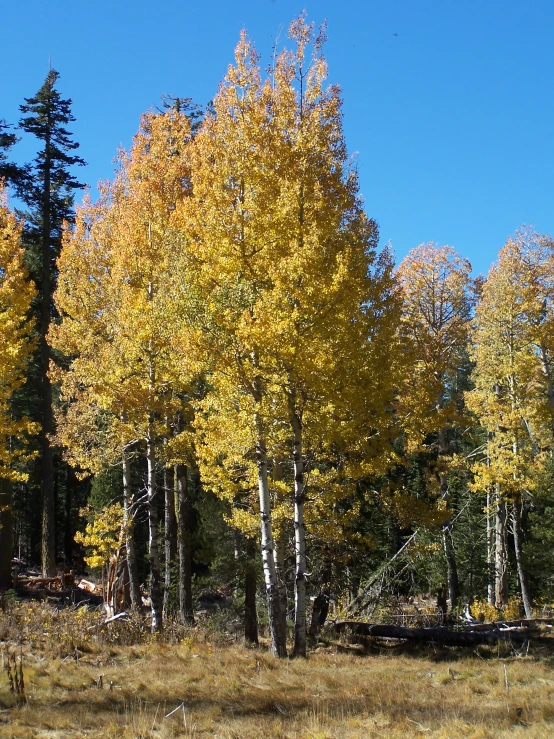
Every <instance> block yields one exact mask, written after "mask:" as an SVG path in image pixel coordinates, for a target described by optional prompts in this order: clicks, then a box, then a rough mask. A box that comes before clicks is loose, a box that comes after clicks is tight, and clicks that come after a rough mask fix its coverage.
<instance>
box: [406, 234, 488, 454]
mask: <svg viewBox="0 0 554 739" xmlns="http://www.w3.org/2000/svg"><path fill="white" fill-rule="evenodd" d="M396 274H397V278H398V282H399V291H400V295H401V296H402V301H403V311H402V323H401V328H400V337H401V339H402V341H403V344H404V349H405V355H404V358H405V361H406V365H405V374H404V380H403V383H402V385H401V387H400V392H399V402H398V411H399V413H400V417H401V418H403V419H404V420H403V425H404V427H405V429H406V432H407V450H408V452H409V453H414V452H416V451H417V450H418V449H420V448H421V447H422V446H423V445H424V443H425V440H426V439H427V437H428V436H429V434H431V433H433V432H434V433H437V432H439V431H441V430H445V429H447V428H449V427H452V426H456V425H458V426H459V425H461V423H463V417H462V415H461V412H460V404H459V402H458V400H457V395H458V392H457V390H456V386H457V384H458V383H457V373H458V368H459V366H460V364H461V363H462V362H463V354H464V351H465V349H466V346H467V341H468V335H469V328H470V319H471V311H472V307H473V303H474V300H475V294H474V286H473V281H472V279H471V265H470V264H469V262H468V261H467V260H466V259H463V258H461V257H460V256H458V255H457V254H456V252H455V251H454V249H452V247H450V246H444V247H438V246H436V245H434V244H422V245H421V246H419V247H418V248H417V249H413V250H412V251H411V252H410V253H409V254H408V255H407V257H406V258H405V259H404V260H403V261H402V263H401V264H400V266H399V267H398V270H397V273H396ZM443 453H444V450H443Z"/></svg>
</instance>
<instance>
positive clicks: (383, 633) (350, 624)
mask: <svg viewBox="0 0 554 739" xmlns="http://www.w3.org/2000/svg"><path fill="white" fill-rule="evenodd" d="M334 629H335V631H337V632H339V633H340V632H341V631H345V630H349V631H351V632H352V633H353V634H356V635H358V636H376V637H381V638H385V639H409V640H412V641H421V642H437V643H439V644H444V645H445V646H449V647H472V646H476V645H478V644H496V643H497V642H498V641H500V640H502V639H511V638H512V637H514V636H520V637H521V639H527V638H528V637H529V634H528V633H525V632H518V633H514V631H509V632H508V633H506V632H502V631H501V630H500V629H497V628H495V627H492V628H491V629H490V630H488V631H479V632H471V631H454V630H452V629H449V628H448V627H445V626H436V627H431V628H424V629H410V628H408V627H406V626H391V625H388V624H366V623H360V622H359V621H338V622H337V623H335V624H334Z"/></svg>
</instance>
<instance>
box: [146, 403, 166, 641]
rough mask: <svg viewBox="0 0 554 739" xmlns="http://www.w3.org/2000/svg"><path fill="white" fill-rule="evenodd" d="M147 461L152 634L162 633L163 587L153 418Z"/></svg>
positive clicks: (149, 428) (150, 427) (147, 448)
mask: <svg viewBox="0 0 554 739" xmlns="http://www.w3.org/2000/svg"><path fill="white" fill-rule="evenodd" d="M146 459H147V463H148V482H147V498H148V531H149V537H148V539H149V541H148V543H149V560H150V601H151V604H152V605H151V609H152V633H156V632H161V630H162V627H163V623H162V606H163V599H162V587H161V570H160V548H159V536H158V501H157V489H156V449H155V442H154V432H153V418H152V416H151V415H150V416H149V418H148V435H147V438H146Z"/></svg>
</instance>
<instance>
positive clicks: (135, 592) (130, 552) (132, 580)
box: [121, 449, 142, 611]
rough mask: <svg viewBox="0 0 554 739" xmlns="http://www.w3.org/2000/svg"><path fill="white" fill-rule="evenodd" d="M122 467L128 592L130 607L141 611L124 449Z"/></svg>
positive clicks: (128, 480)
mask: <svg viewBox="0 0 554 739" xmlns="http://www.w3.org/2000/svg"><path fill="white" fill-rule="evenodd" d="M121 462H122V468H123V527H124V531H125V550H126V553H127V569H128V571H129V593H130V597H131V608H133V609H134V610H136V611H142V596H141V592H140V583H139V577H138V571H137V555H136V550H135V522H134V515H133V508H132V506H133V493H132V489H131V461H130V459H129V455H128V454H127V452H126V450H125V449H124V450H123V453H122V459H121Z"/></svg>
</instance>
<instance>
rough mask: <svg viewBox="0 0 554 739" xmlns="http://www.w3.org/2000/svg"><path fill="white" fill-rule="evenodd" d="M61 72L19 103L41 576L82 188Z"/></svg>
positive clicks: (47, 554) (49, 528) (49, 545)
mask: <svg viewBox="0 0 554 739" xmlns="http://www.w3.org/2000/svg"><path fill="white" fill-rule="evenodd" d="M58 79H59V74H58V72H56V71H55V70H53V69H51V70H50V71H49V72H48V74H47V76H46V79H45V81H44V84H43V85H42V86H41V88H40V89H39V91H38V92H37V94H36V95H35V96H34V97H32V98H26V99H25V104H24V105H22V106H21V112H22V113H23V117H22V118H21V120H20V122H19V127H20V128H21V129H22V130H23V131H25V132H26V133H30V134H32V135H33V136H35V137H36V138H37V139H38V140H39V142H40V144H41V148H40V150H39V152H38V154H37V156H36V157H35V159H34V161H33V163H32V165H31V168H30V179H29V182H28V183H26V187H25V190H24V192H23V193H22V196H23V199H24V201H25V204H26V205H27V207H28V208H29V213H28V214H26V220H27V226H26V232H25V244H26V249H27V263H28V265H29V268H30V272H31V276H32V277H33V279H34V280H35V283H36V285H37V290H38V294H39V300H38V309H37V310H38V321H37V329H38V337H39V341H38V357H37V359H38V377H37V385H38V386H37V387H36V388H35V392H36V393H37V395H38V398H39V401H38V406H39V412H38V417H37V420H38V421H40V424H41V432H40V479H41V488H42V570H43V574H44V575H45V576H51V575H53V574H55V571H56V536H55V525H56V522H55V510H54V456H53V448H52V445H51V443H50V440H49V437H50V435H51V434H52V433H53V432H54V412H53V407H52V385H51V381H50V378H49V376H48V369H49V364H50V355H51V352H50V348H49V346H48V342H47V340H46V337H47V334H48V330H49V328H50V323H51V321H52V317H53V315H54V309H53V304H52V295H53V292H54V289H55V286H56V259H57V257H58V255H59V252H60V246H61V234H62V226H63V223H64V222H68V223H71V222H73V220H74V213H73V197H74V193H75V191H76V190H78V189H81V188H83V187H84V185H82V184H81V183H80V182H79V181H78V180H77V179H76V177H75V176H74V175H73V174H72V171H71V168H72V167H74V166H77V165H78V166H83V165H84V164H85V162H84V161H83V159H81V157H79V156H77V155H75V154H73V152H74V151H75V150H76V149H77V148H78V146H79V144H77V143H76V142H74V141H73V139H72V135H71V133H70V132H69V131H68V130H67V128H66V126H67V124H69V123H71V122H73V121H74V120H75V119H74V117H73V115H72V114H71V100H69V99H64V98H62V97H61V95H60V92H59V91H58V90H57V88H56V83H57V81H58Z"/></svg>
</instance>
